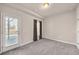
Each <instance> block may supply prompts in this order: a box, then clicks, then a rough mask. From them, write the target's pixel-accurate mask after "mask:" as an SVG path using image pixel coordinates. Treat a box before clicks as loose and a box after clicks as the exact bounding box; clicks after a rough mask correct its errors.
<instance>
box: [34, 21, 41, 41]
mask: <svg viewBox="0 0 79 59" xmlns="http://www.w3.org/2000/svg"><path fill="white" fill-rule="evenodd" d="M33 33H34V34H33V35H34V36H33V40H34V41H37V40H40V39H42V21H38V20H34V32H33Z"/></svg>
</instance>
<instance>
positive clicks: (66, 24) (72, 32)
mask: <svg viewBox="0 0 79 59" xmlns="http://www.w3.org/2000/svg"><path fill="white" fill-rule="evenodd" d="M43 38H48V39H51V40H57V41H62V42H65V43H70V44H76V10H72V11H69V12H65V13H62V14H58V15H55V16H52V17H50V18H47V19H45V20H44V21H43Z"/></svg>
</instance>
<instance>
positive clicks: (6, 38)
mask: <svg viewBox="0 0 79 59" xmlns="http://www.w3.org/2000/svg"><path fill="white" fill-rule="evenodd" d="M18 20H19V19H18V18H16V17H12V16H4V17H3V52H4V51H7V50H10V49H13V48H16V47H18V46H19V41H18V38H19V37H18V36H19V35H18V33H19V29H18V27H19V26H18V23H19V21H18Z"/></svg>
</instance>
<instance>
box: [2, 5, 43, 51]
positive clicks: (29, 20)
mask: <svg viewBox="0 0 79 59" xmlns="http://www.w3.org/2000/svg"><path fill="white" fill-rule="evenodd" d="M1 12H2V13H3V20H4V17H5V16H9V17H10V16H11V17H16V18H18V21H19V42H20V43H19V46H23V45H25V44H28V43H30V42H33V20H34V19H37V20H40V21H42V20H41V19H39V18H36V17H34V16H31V15H29V14H27V13H24V12H22V11H19V10H17V9H14V8H11V7H9V6H3V7H2V10H1ZM3 39H5V38H3ZM4 43H5V41H4V40H3V51H7V50H10V49H12V48H14V47H17V46H18V45H14V46H10V47H5V45H4Z"/></svg>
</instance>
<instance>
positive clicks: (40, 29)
mask: <svg viewBox="0 0 79 59" xmlns="http://www.w3.org/2000/svg"><path fill="white" fill-rule="evenodd" d="M39 23H40V37H39V38H40V39H42V21H39Z"/></svg>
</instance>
